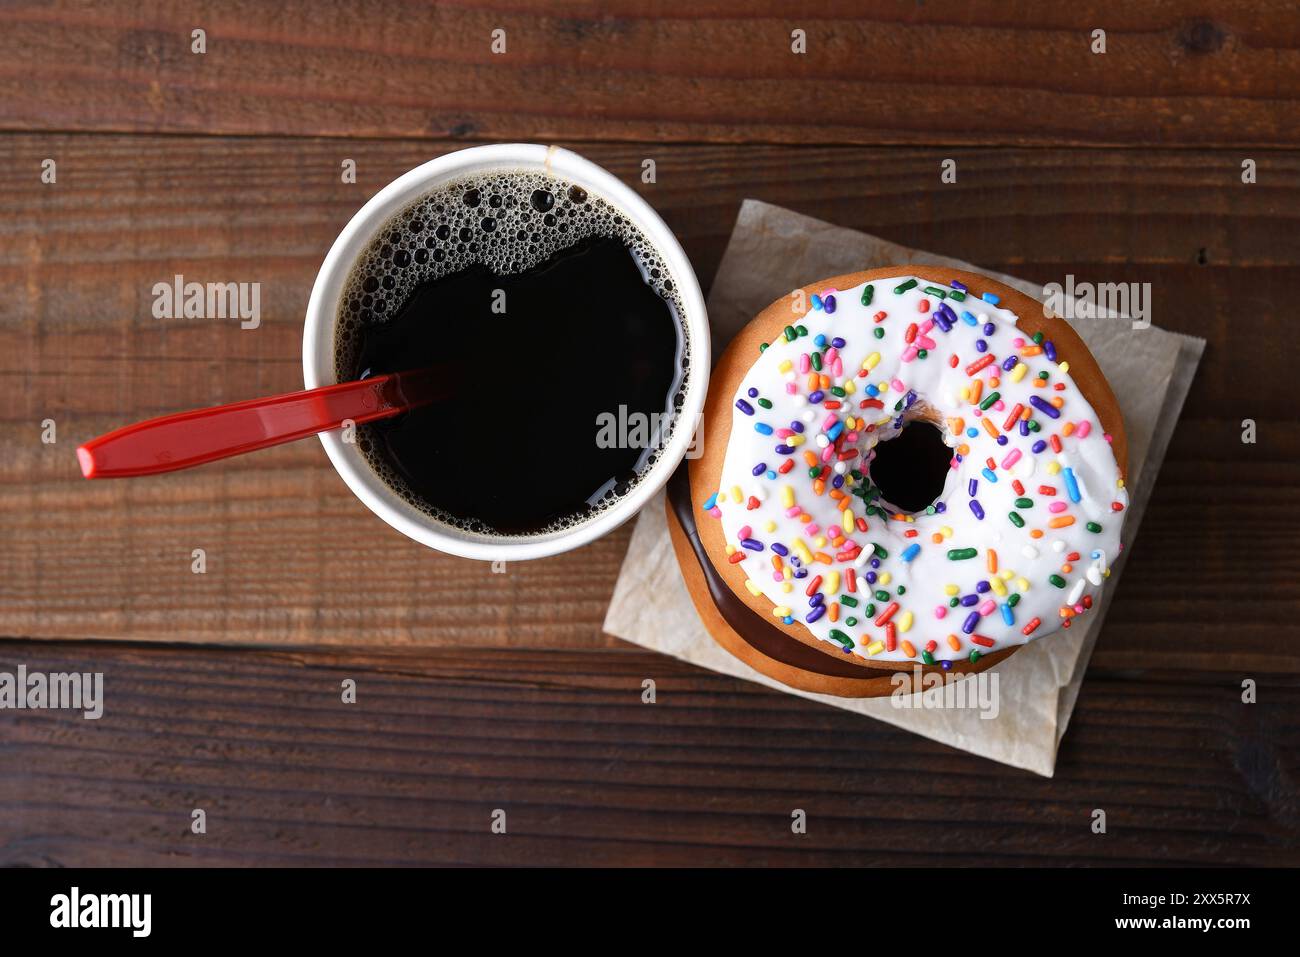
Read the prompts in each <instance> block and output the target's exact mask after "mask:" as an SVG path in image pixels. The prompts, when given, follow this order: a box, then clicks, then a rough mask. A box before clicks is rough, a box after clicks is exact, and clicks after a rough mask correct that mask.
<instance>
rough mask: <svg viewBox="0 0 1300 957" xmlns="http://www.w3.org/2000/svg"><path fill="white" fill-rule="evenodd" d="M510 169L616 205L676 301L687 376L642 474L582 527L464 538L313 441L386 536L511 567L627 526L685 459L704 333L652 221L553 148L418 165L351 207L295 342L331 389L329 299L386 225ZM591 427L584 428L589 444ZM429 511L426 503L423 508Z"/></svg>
mask: <svg viewBox="0 0 1300 957" xmlns="http://www.w3.org/2000/svg"><path fill="white" fill-rule="evenodd" d="M496 169H514V170H534V171H545V172H548V173H550V174H552V175H554V176H557V177H559V178H560V179H563V180H566V181H568V182H571V183H576V184H577V185H579V186H581V187H582V188H583V189H585V190H587V191H588V192H590V193H592V194H594V195H597V196H600V197H603V198H604V199H605V200H606V201H608V202H609V203H610V204H612V205H613V206H616V207H618V208H619V209H620V210H621V211H622V212H623V213H624V214H625V215H626V216H627V217H628V219H630V220H631V221H632V222H633V223H635V224H636V226H637V227H638V228H639V229H640V230H641V232H642V233H643V234H644V235H645V236H646V238H647V239H649V240H650V243H651V244H652V245H653V246H654V247H655V249H657V250H658V251H659V253H660V254H661V255H662V257H663V263H664V265H665V266H666V267H667V270H668V274H669V276H670V277H671V279H672V281H673V284H674V286H675V287H676V292H677V295H678V297H679V298H680V301H681V304H682V308H683V311H684V313H685V314H684V316H683V317H682V318H683V320H684V323H685V327H686V336H687V346H688V348H689V350H690V356H691V370H690V376H689V377H688V378H687V383H686V395H685V401H684V402H683V405H682V408H681V411H680V416H679V418H678V419H677V427H676V428H674V429H673V430H672V433H671V436H670V438H669V440H668V442H667V444H666V445H665V446H664V447H663V448H662V449H661V450H660V454H659V457H658V459H657V461H656V462H655V464H654V466H653V467H652V468H651V469H650V472H649V473H648V474H647V475H645V476H644V477H643V478H642V479H641V481H640V482H638V483H637V484H636V486H635V487H634V488H633V489H632V490H631V491H630V492H628V494H627V495H625V496H624V497H623V498H621V499H619V500H618V501H617V502H615V503H614V504H613V505H611V506H609V507H608V508H605V509H603V510H601V511H600V512H598V513H596V514H595V515H594V516H593V517H592V518H591V519H589V520H588V521H586V522H583V523H581V524H579V525H576V526H574V527H573V528H569V529H566V530H564V531H561V532H554V533H549V534H544V535H537V536H528V537H521V538H501V537H494V536H490V535H481V534H474V533H471V532H466V531H462V530H461V529H458V528H454V527H452V526H450V525H446V524H443V523H441V522H439V521H437V520H436V519H434V518H433V517H431V516H429V515H428V514H426V513H425V512H422V511H421V510H419V509H417V508H415V507H414V506H412V505H411V504H409V503H408V502H406V501H405V500H404V499H403V498H402V497H401V496H400V495H398V494H397V493H396V492H394V491H393V490H392V489H391V488H389V487H388V485H387V484H386V483H385V482H384V481H383V480H382V479H381V478H380V477H379V476H378V475H376V474H375V471H374V470H373V469H372V468H371V467H370V465H369V464H368V463H367V462H366V459H365V456H364V455H363V454H362V452H361V450H360V449H359V448H357V446H356V444H355V443H349V442H344V441H343V438H342V435H341V434H340V433H339V432H337V431H335V432H324V433H321V437H320V438H321V442H322V443H323V444H324V446H325V451H326V453H327V454H328V455H329V457H330V461H331V462H333V463H334V468H335V469H336V470H337V471H338V473H339V475H341V476H342V477H343V481H344V482H346V483H347V484H348V488H350V489H352V491H353V492H354V493H356V496H357V498H359V499H361V501H362V502H364V503H365V504H366V507H367V508H369V509H370V510H371V511H372V512H374V513H375V514H376V515H378V516H379V517H380V518H382V519H383V520H384V521H385V522H387V523H388V524H389V525H391V526H393V528H395V529H397V530H398V531H399V532H401V533H402V534H404V535H408V536H410V537H411V538H413V539H415V540H416V541H417V542H421V543H423V544H425V545H428V546H429V547H430V548H436V549H438V550H439V551H442V552H447V553H448V554H451V555H460V556H462V557H465V558H478V559H483V560H486V561H520V560H522V559H527V558H541V557H543V556H546V555H555V554H558V553H559V552H564V551H568V550H569V549H572V548H577V547H578V546H580V545H585V544H587V543H588V542H590V541H593V540H595V539H596V538H599V537H600V536H601V535H604V534H605V533H606V532H608V531H611V530H612V529H614V528H617V527H618V526H619V525H621V524H622V523H623V522H625V521H627V520H628V519H629V518H631V517H632V516H633V515H635V514H636V513H637V511H638V510H639V509H640V508H641V506H643V505H644V504H645V503H646V502H647V501H648V500H649V499H650V498H651V496H653V495H654V494H655V492H657V491H658V490H659V489H660V488H662V487H663V485H664V483H665V482H667V481H668V477H669V476H670V475H671V474H672V472H673V470H674V469H675V468H676V467H677V465H678V464H679V463H680V462H681V460H682V458H683V457H684V456H685V454H686V451H687V449H688V447H689V446H690V444H691V438H692V430H693V425H694V423H695V422H697V421H698V420H699V415H700V412H701V410H702V409H703V407H704V395H705V391H706V390H707V387H708V378H709V366H710V357H709V326H708V318H707V316H706V314H705V310H704V297H703V295H702V294H701V293H700V284H699V281H698V280H697V279H696V278H695V271H694V270H693V269H692V268H691V264H690V261H689V260H687V258H686V254H685V253H684V252H683V251H682V247H681V245H680V244H679V243H678V242H677V238H676V237H675V236H674V235H673V234H672V232H671V231H670V230H669V229H668V227H667V226H666V225H664V221H663V220H662V219H660V218H659V215H658V214H657V213H656V212H655V211H654V210H653V209H651V208H650V206H649V204H647V203H646V202H645V200H643V199H641V197H639V196H638V195H637V194H636V193H634V192H633V191H632V190H631V189H629V188H628V187H627V186H625V185H623V183H622V182H620V181H619V180H618V179H616V178H615V177H614V176H612V175H610V174H609V173H608V172H606V171H605V170H603V169H601V168H600V167H599V166H597V165H596V164H594V163H592V162H591V161H589V160H585V159H583V158H582V157H581V156H578V155H577V154H576V153H571V152H570V151H568V150H565V149H560V148H559V147H556V146H540V145H536V144H530V143H503V144H500V145H495V146H476V147H474V148H472V149H466V150H460V151H458V152H455V153H448V154H447V155H446V156H440V157H439V158H438V159H435V160H432V161H430V162H428V163H425V164H424V165H423V166H419V167H417V168H415V169H413V170H411V171H410V172H409V173H407V174H406V175H404V176H401V177H399V178H398V179H396V180H394V181H393V182H391V183H389V184H388V185H387V186H385V187H384V188H383V189H382V190H380V191H379V192H378V193H377V194H376V195H375V196H374V197H372V198H371V200H370V201H369V202H368V203H366V205H365V206H363V207H361V210H360V211H359V212H358V213H357V214H356V215H355V216H353V217H352V220H351V222H349V223H348V224H347V226H345V227H344V229H343V232H341V233H340V234H339V238H338V239H336V240H335V241H334V245H333V246H332V247H331V248H330V251H329V254H328V255H326V257H325V262H324V264H323V265H322V266H321V269H320V273H319V274H318V275H317V276H316V284H315V286H313V287H312V291H311V301H310V302H309V303H308V304H307V322H306V326H305V328H304V329H303V338H302V369H303V379H304V380H305V382H306V385H307V388H309V389H314V388H316V387H317V386H322V385H331V384H333V383H334V382H336V381H337V379H336V377H335V374H334V350H335V338H336V337H335V326H336V324H337V322H338V317H339V299H340V297H341V296H342V294H343V292H344V289H345V288H346V287H347V281H348V277H349V276H350V274H351V272H352V268H353V266H354V265H355V264H356V262H357V260H358V258H360V256H361V254H362V253H363V252H364V251H365V250H366V248H367V247H368V246H369V245H370V243H371V240H372V239H373V238H374V236H375V234H376V232H377V231H378V230H379V228H380V227H381V226H383V225H384V223H385V222H387V221H388V219H389V217H390V216H392V215H393V214H394V213H396V212H398V211H400V210H402V209H404V208H405V207H407V206H408V205H410V204H411V203H413V202H414V201H416V200H417V199H419V198H420V197H421V196H423V195H424V194H425V193H427V192H429V191H430V190H432V189H435V188H436V187H439V186H441V185H443V184H444V183H447V182H449V181H451V180H455V179H458V178H460V177H463V176H466V175H467V174H474V173H480V172H483V171H487V170H496ZM595 431H596V424H595V423H592V440H593V441H595ZM431 504H433V505H437V503H436V502H434V503H431Z"/></svg>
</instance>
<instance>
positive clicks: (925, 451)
mask: <svg viewBox="0 0 1300 957" xmlns="http://www.w3.org/2000/svg"><path fill="white" fill-rule="evenodd" d="M875 452H876V455H875V458H873V459H872V460H871V464H870V465H869V466H868V467H867V474H868V476H870V478H871V482H872V484H873V485H875V486H876V487H877V488H878V489H880V494H881V497H882V498H883V499H884V500H885V501H886V502H888V503H889V504H890V505H893V506H894V507H895V508H897V509H901V510H902V511H904V512H921V511H924V510H925V509H926V508H928V507H929V506H931V505H933V504H934V503H935V501H936V500H937V499H938V498H939V496H941V495H942V494H943V486H944V483H945V482H946V481H947V479H948V471H949V463H951V462H952V449H950V448H948V446H947V445H946V444H945V443H944V440H943V432H941V431H940V430H939V428H938V427H937V426H935V425H934V424H932V423H930V422H928V421H926V420H924V419H914V420H912V421H910V422H907V423H905V424H904V425H903V429H902V431H901V432H899V433H898V434H897V435H896V436H894V437H893V438H892V439H889V440H888V441H885V442H881V443H880V444H879V445H877V446H876V449H875Z"/></svg>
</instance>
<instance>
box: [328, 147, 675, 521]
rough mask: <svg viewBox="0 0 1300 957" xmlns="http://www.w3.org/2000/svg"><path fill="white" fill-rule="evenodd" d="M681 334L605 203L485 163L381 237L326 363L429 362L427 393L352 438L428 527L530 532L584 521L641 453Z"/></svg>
mask: <svg viewBox="0 0 1300 957" xmlns="http://www.w3.org/2000/svg"><path fill="white" fill-rule="evenodd" d="M684 343H685V333H684V330H683V327H682V316H681V309H680V304H679V302H678V299H677V295H676V292H675V289H674V287H673V284H672V281H671V279H670V277H669V276H668V275H667V270H666V269H665V267H664V265H663V262H662V258H661V257H660V255H659V253H658V252H656V251H655V249H654V247H652V246H651V245H650V244H649V242H648V241H647V240H646V239H645V237H644V236H643V235H642V234H641V232H640V231H639V230H638V229H637V228H636V227H635V226H633V225H632V224H631V223H630V222H629V221H628V220H627V218H626V217H625V216H624V215H623V214H622V213H621V212H620V211H619V210H618V209H617V208H615V207H613V206H612V205H610V204H609V203H607V202H606V201H604V200H603V199H601V198H599V197H596V196H592V195H588V194H587V193H585V192H584V191H583V190H581V189H580V188H578V187H576V186H571V185H570V184H569V183H566V182H564V181H562V180H559V179H556V178H553V177H549V176H546V175H543V174H538V173H531V172H522V171H519V172H497V173H492V174H489V175H487V176H484V177H477V178H473V179H466V180H462V181H459V182H457V183H455V184H452V185H451V186H447V187H443V188H440V189H439V190H437V191H436V192H434V193H431V194H429V195H428V196H426V197H425V198H424V199H422V200H420V201H419V202H417V203H416V204H414V205H413V206H412V207H410V208H408V209H406V210H403V211H402V212H401V213H399V214H397V215H396V216H394V217H393V219H392V220H390V222H389V223H388V224H387V225H386V226H385V228H384V229H383V230H382V231H381V232H380V234H379V236H378V238H377V239H376V240H375V242H374V243H373V244H372V246H371V248H370V249H369V250H368V251H367V253H366V254H365V255H363V256H362V258H361V260H360V261H359V262H358V264H357V266H356V268H355V269H354V271H353V275H352V278H351V282H350V285H349V289H348V291H347V293H346V294H345V296H344V299H343V305H342V313H341V316H340V322H339V340H338V348H337V350H336V357H337V370H336V371H337V374H338V376H339V379H340V381H342V380H345V379H352V378H361V377H363V376H369V375H382V374H384V373H388V372H399V371H404V370H408V369H421V368H428V367H433V368H435V369H437V370H438V379H439V388H438V392H439V398H438V399H437V400H435V401H434V402H433V403H431V404H429V405H425V406H422V407H420V408H418V409H415V410H413V411H411V412H408V413H405V414H404V415H402V416H399V417H397V418H395V419H390V420H386V421H382V422H376V423H372V424H370V425H364V426H361V427H360V428H359V429H358V436H357V442H358V445H359V447H360V449H361V450H362V452H363V453H364V454H365V455H366V458H367V460H368V461H369V462H370V464H371V466H372V467H373V468H374V469H375V471H376V472H377V473H378V474H379V475H380V476H381V477H382V478H383V479H384V481H385V482H386V483H387V484H388V485H389V486H390V487H391V488H392V489H394V490H395V491H396V492H398V493H399V494H400V495H402V496H403V497H404V498H405V499H406V500H407V501H408V502H410V503H411V504H413V505H415V506H416V507H418V508H420V509H421V510H423V511H424V512H426V513H428V514H430V515H432V516H434V517H436V518H438V519H440V520H441V521H444V522H446V523H448V524H450V525H453V526H455V527H457V528H460V529H465V530H468V531H473V532H477V533H481V534H495V535H501V536H509V537H516V536H529V535H537V534H543V533H546V532H552V531H558V530H561V529H564V528H568V527H572V526H573V525H576V524H578V523H580V522H582V521H584V520H586V519H589V518H591V517H592V516H593V515H594V514H596V513H597V512H599V511H600V510H601V509H603V508H606V507H608V506H609V505H610V504H612V503H614V502H616V501H618V499H619V498H620V497H621V496H624V495H626V494H627V493H628V492H629V491H630V490H631V489H632V488H633V487H634V486H635V485H636V484H637V482H638V481H640V479H641V478H642V477H643V476H644V475H645V473H646V472H647V471H648V470H649V468H650V467H651V466H652V465H653V464H654V461H655V458H656V454H657V452H658V449H659V448H660V447H662V445H663V444H664V443H665V442H666V441H667V435H668V431H669V430H670V429H671V421H672V416H671V415H670V413H672V412H673V411H674V410H675V409H677V408H678V407H680V404H681V402H682V399H683V395H684V392H683V390H684V388H685V381H686V373H687V368H688V364H689V363H688V359H689V357H688V356H687V354H686V350H685V346H684ZM639 417H640V418H639ZM611 419H612V420H613V421H615V422H617V423H620V424H625V423H637V422H638V421H641V422H650V423H657V424H658V425H659V429H658V431H653V430H646V429H643V430H641V431H640V432H637V431H635V430H633V429H624V430H623V431H619V430H618V429H617V428H616V429H614V430H611V429H609V428H608V427H607V426H608V425H609V423H610V421H611ZM602 424H604V425H605V426H606V428H603V429H602ZM611 438H612V439H613V441H610V440H611Z"/></svg>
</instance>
